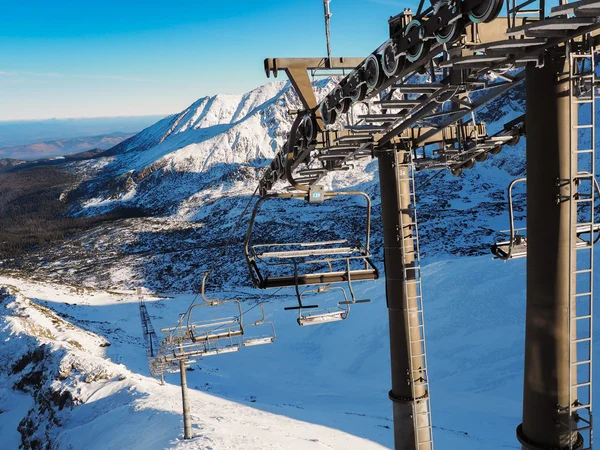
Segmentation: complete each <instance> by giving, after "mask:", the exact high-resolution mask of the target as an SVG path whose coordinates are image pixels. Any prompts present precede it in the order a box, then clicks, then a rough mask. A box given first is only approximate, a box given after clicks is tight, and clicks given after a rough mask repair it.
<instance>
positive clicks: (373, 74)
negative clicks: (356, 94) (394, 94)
mask: <svg viewBox="0 0 600 450" xmlns="http://www.w3.org/2000/svg"><path fill="white" fill-rule="evenodd" d="M384 81H385V74H384V73H383V70H382V69H381V60H380V58H379V57H378V55H374V54H370V55H369V57H368V58H367V60H366V61H365V82H366V84H367V87H368V88H369V89H379V88H380V87H381V85H382V84H383V82H384Z"/></svg>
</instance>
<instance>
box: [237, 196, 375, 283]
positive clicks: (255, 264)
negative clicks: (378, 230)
mask: <svg viewBox="0 0 600 450" xmlns="http://www.w3.org/2000/svg"><path fill="white" fill-rule="evenodd" d="M342 195H358V196H362V197H363V198H365V200H366V201H367V219H366V238H365V243H364V244H362V243H361V242H358V241H356V242H353V241H351V240H347V239H341V240H333V241H321V242H292V243H283V244H277V243H276V244H256V245H251V244H250V239H251V237H252V230H253V227H254V223H255V221H256V216H257V213H258V210H259V208H260V205H261V204H262V203H263V202H265V201H266V200H270V199H286V198H287V199H292V198H295V199H300V200H307V201H309V202H310V201H311V200H310V193H307V192H293V193H290V192H285V193H277V194H268V195H265V196H263V197H261V198H260V199H259V200H258V202H257V203H256V204H255V205H254V209H253V211H252V216H251V218H250V224H249V227H248V232H247V234H246V240H245V243H244V255H245V257H246V263H247V265H248V268H249V270H250V276H251V277H252V282H253V284H254V286H256V287H258V288H260V289H269V288H278V287H293V286H298V285H301V286H304V285H315V284H330V283H339V282H348V281H349V278H350V277H351V278H352V279H353V280H354V281H359V280H374V279H377V278H378V277H379V272H378V270H377V268H376V267H375V265H374V263H373V261H372V259H371V254H370V251H369V245H370V232H371V199H370V198H369V196H368V195H367V194H365V193H364V192H358V191H343V192H323V200H327V199H330V198H335V197H339V196H342ZM344 244H346V245H345V246H341V245H344ZM347 244H350V245H347ZM283 247H292V250H279V249H281V248H283ZM266 248H275V249H277V251H271V252H268V251H264V250H263V249H266ZM352 261H359V262H360V263H362V264H364V268H362V269H358V270H357V269H353V270H350V271H349V270H348V267H349V263H350V262H352ZM334 262H343V263H344V264H345V265H346V270H344V271H332V270H329V271H327V272H321V273H318V272H317V273H310V272H309V273H306V274H299V273H298V272H299V270H298V269H299V266H302V267H304V266H306V265H315V264H328V266H329V268H330V269H331V263H334ZM273 266H293V268H294V275H293V276H283V277H269V276H265V275H264V270H265V268H267V267H273ZM261 268H262V271H261ZM348 275H350V277H349V276H348Z"/></svg>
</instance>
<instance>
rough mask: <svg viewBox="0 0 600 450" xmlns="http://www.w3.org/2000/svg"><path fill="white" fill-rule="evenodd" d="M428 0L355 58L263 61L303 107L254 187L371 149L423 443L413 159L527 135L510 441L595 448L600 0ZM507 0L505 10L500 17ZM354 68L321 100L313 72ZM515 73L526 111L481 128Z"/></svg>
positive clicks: (406, 442) (453, 168)
mask: <svg viewBox="0 0 600 450" xmlns="http://www.w3.org/2000/svg"><path fill="white" fill-rule="evenodd" d="M424 3H425V2H424V1H421V3H420V6H419V9H418V11H417V12H416V14H412V12H411V11H409V10H405V11H404V12H403V13H401V14H398V15H397V16H395V17H392V18H390V20H389V23H388V25H389V30H390V38H389V39H388V40H387V41H386V42H384V43H383V44H381V45H380V46H378V47H377V48H376V49H375V50H374V51H373V52H372V53H371V54H369V55H368V56H367V57H366V58H365V59H364V60H360V59H359V58H285V59H279V58H270V59H267V60H265V71H266V73H267V76H269V75H270V74H273V75H274V76H277V73H278V71H285V72H286V74H287V75H288V77H289V78H290V81H291V82H292V85H293V86H294V89H295V90H296V93H297V94H298V97H299V99H300V101H301V102H302V105H303V107H304V108H305V109H304V110H301V111H296V114H297V117H296V119H295V120H294V124H293V125H292V129H291V132H290V135H289V137H288V140H287V142H286V143H285V145H284V146H283V147H282V148H281V149H280V150H279V151H278V152H277V154H276V156H275V158H274V159H273V161H272V163H271V164H270V165H269V166H268V167H267V169H266V170H265V172H264V173H263V175H262V177H261V180H260V185H259V188H260V189H259V192H260V194H261V195H262V196H264V195H267V193H268V192H269V191H270V190H271V189H272V188H273V186H274V184H275V183H276V182H277V181H279V180H285V181H287V182H288V183H289V185H290V186H289V187H288V189H290V190H292V191H293V190H297V191H304V192H309V193H310V192H311V191H313V190H316V189H317V188H318V187H319V185H318V183H319V182H320V180H322V179H323V178H324V177H325V176H327V175H328V174H329V173H330V172H334V171H342V170H348V169H350V168H351V167H352V165H353V164H354V161H355V160H358V159H361V158H366V157H377V158H378V160H379V176H380V182H381V203H382V216H383V228H384V230H383V231H384V246H385V269H386V270H385V274H386V297H387V306H388V309H389V321H390V344H391V345H390V350H391V369H392V390H391V391H390V395H389V396H390V399H391V400H392V401H393V403H394V406H393V409H394V448H395V449H397V450H400V449H402V450H405V449H407V450H431V449H433V436H432V432H431V430H432V426H431V417H430V416H431V411H430V404H429V396H430V392H429V378H428V376H427V364H426V351H425V331H424V321H423V306H422V292H421V282H420V257H419V239H418V223H417V215H416V206H415V203H416V202H415V187H414V171H415V170H441V169H449V170H450V172H451V173H452V174H453V175H456V176H459V175H460V174H461V173H462V171H463V169H464V170H468V169H471V168H473V166H474V165H475V163H476V162H484V161H485V160H486V159H487V158H488V155H489V154H492V155H494V154H497V153H499V152H500V151H501V150H502V148H503V146H504V145H514V144H515V143H516V142H517V141H518V139H519V137H520V136H521V135H523V134H525V132H527V136H528V143H527V172H528V173H527V176H528V234H529V235H528V238H527V243H528V245H527V246H526V248H525V250H523V249H521V250H520V251H519V252H512V251H511V247H512V246H513V237H514V236H512V235H511V240H510V241H509V243H508V247H509V248H508V252H504V255H508V257H507V258H504V259H509V258H510V256H511V255H513V256H514V257H516V255H517V254H518V255H519V256H521V257H522V256H525V254H527V256H528V258H529V261H528V265H527V268H528V282H527V283H528V284H527V290H528V292H527V318H526V321H527V331H526V354H525V390H524V407H523V423H522V425H520V426H519V427H518V429H517V437H518V439H519V441H520V442H521V443H522V445H523V447H524V448H525V449H526V450H538V449H557V450H567V449H568V450H575V449H576V450H583V449H588V448H592V411H591V399H592V378H591V373H592V362H591V361H592V337H591V336H592V328H593V327H592V317H593V311H592V302H593V280H592V278H593V254H592V246H593V244H594V241H595V240H597V239H598V230H599V228H598V226H597V225H596V224H595V223H594V200H595V198H596V196H595V192H594V185H595V178H594V176H595V166H594V140H595V131H594V130H595V120H594V115H595V107H594V101H595V95H594V90H595V88H596V85H597V82H596V77H595V70H594V52H595V51H596V50H595V49H596V47H597V46H598V45H599V43H600V42H598V39H597V37H595V34H596V33H597V31H598V30H599V29H600V0H580V1H576V2H572V3H568V4H567V3H564V2H563V1H562V0H556V3H557V5H556V6H554V7H551V8H548V7H549V6H550V5H546V2H545V0H522V1H519V0H508V1H507V2H506V3H504V2H503V1H501V0H465V1H455V0H441V1H438V2H434V4H433V5H432V6H430V7H426V8H424ZM504 5H506V13H507V17H503V18H502V17H498V14H499V13H500V10H501V9H502V8H503V7H504ZM547 9H550V13H549V14H548V15H547V14H546V13H547ZM351 67H354V69H353V70H352V71H351V72H350V73H348V74H346V73H344V75H345V76H344V77H343V78H342V79H341V80H340V81H339V82H337V84H336V85H335V87H334V88H333V89H332V90H331V91H330V92H329V93H328V94H327V95H326V96H325V97H324V98H323V99H321V100H320V101H318V102H317V99H316V95H315V94H314V92H313V90H312V87H311V86H310V83H309V76H308V74H310V73H312V72H314V71H315V70H332V69H338V70H339V69H350V68H351ZM525 79H527V87H526V91H527V114H526V115H524V116H523V117H520V118H517V119H515V120H512V121H510V122H508V123H506V124H505V125H504V128H503V129H502V130H500V131H498V132H496V133H494V134H488V132H487V129H486V126H485V124H484V123H480V122H477V120H476V116H475V111H476V110H477V109H478V108H480V107H482V106H484V105H486V104H487V103H489V102H490V101H492V100H494V99H495V98H497V97H498V96H499V95H501V94H503V93H505V92H507V91H508V90H509V89H512V88H513V87H514V86H515V85H517V84H518V83H520V82H522V81H524V80H525ZM354 106H357V108H355V109H352V108H353V107H354ZM586 117H587V119H586ZM466 118H468V119H467V120H465V119H466ZM525 124H526V125H527V128H526V129H525ZM599 190H600V189H599ZM521 238H522V237H521V236H519V239H520V241H519V242H521V241H522V240H523V239H521ZM504 244H506V243H504ZM498 247H499V246H498ZM505 247H506V245H505Z"/></svg>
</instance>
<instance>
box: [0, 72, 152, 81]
mask: <svg viewBox="0 0 600 450" xmlns="http://www.w3.org/2000/svg"><path fill="white" fill-rule="evenodd" d="M0 76H4V77H20V78H24V77H36V78H79V79H87V80H119V81H141V82H148V81H152V80H150V79H148V78H138V77H124V76H121V75H63V74H60V73H54V72H47V73H40V72H15V71H4V70H0Z"/></svg>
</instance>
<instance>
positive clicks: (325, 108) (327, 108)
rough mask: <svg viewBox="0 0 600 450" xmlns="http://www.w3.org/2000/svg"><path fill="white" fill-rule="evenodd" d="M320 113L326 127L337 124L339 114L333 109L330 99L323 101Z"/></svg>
mask: <svg viewBox="0 0 600 450" xmlns="http://www.w3.org/2000/svg"><path fill="white" fill-rule="evenodd" d="M319 111H320V112H321V118H322V119H323V123H324V124H325V125H331V124H333V123H335V120H336V119H337V113H336V111H335V108H332V107H331V98H330V97H326V98H325V100H323V103H321V107H320V108H319Z"/></svg>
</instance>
